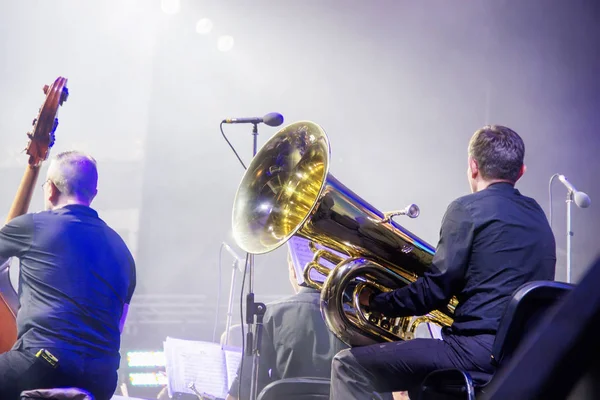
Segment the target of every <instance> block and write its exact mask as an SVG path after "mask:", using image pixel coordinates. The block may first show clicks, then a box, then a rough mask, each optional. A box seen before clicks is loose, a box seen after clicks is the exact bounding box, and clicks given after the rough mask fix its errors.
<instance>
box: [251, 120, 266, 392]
mask: <svg viewBox="0 0 600 400" xmlns="http://www.w3.org/2000/svg"><path fill="white" fill-rule="evenodd" d="M252 136H253V137H254V140H253V146H252V158H254V156H256V153H257V151H258V145H257V142H258V124H257V123H254V124H253V128H252ZM248 266H249V271H250V272H249V275H250V277H249V278H250V279H249V284H248V294H247V295H246V323H247V324H248V333H247V336H246V355H247V356H252V379H251V381H250V397H249V398H250V400H256V396H257V389H258V364H259V360H260V346H261V343H262V333H263V317H264V315H265V311H266V310H267V307H266V306H265V305H264V304H263V303H255V302H254V292H253V290H254V254H248ZM255 317H256V322H255V320H254V319H255ZM253 324H254V325H255V327H254V332H252V325H253Z"/></svg>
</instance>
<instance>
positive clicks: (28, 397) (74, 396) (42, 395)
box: [20, 387, 94, 400]
mask: <svg viewBox="0 0 600 400" xmlns="http://www.w3.org/2000/svg"><path fill="white" fill-rule="evenodd" d="M20 399H21V400H94V396H92V394H91V393H90V392H88V391H87V390H83V389H79V388H73V387H72V388H57V389H35V390H26V391H24V392H21V396H20Z"/></svg>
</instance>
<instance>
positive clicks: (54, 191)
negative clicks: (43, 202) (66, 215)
mask: <svg viewBox="0 0 600 400" xmlns="http://www.w3.org/2000/svg"><path fill="white" fill-rule="evenodd" d="M48 185H49V186H50V187H49V189H50V197H49V198H48V200H50V203H52V204H55V203H56V202H57V201H58V197H59V196H60V190H58V188H57V187H56V185H55V184H54V182H52V181H49V182H48Z"/></svg>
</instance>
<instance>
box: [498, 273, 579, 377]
mask: <svg viewBox="0 0 600 400" xmlns="http://www.w3.org/2000/svg"><path fill="white" fill-rule="evenodd" d="M573 287H574V285H571V284H568V283H564V282H555V281H533V282H529V283H526V284H524V285H522V286H521V287H519V288H518V289H517V290H516V292H515V293H514V294H513V296H512V298H511V299H510V301H509V303H508V305H507V307H506V311H505V312H504V315H503V317H502V320H501V321H500V325H499V327H498V332H497V333H496V339H495V340H494V344H493V346H492V359H493V361H494V363H495V364H496V365H497V366H499V365H500V364H501V363H503V362H506V361H507V360H508V359H509V358H510V357H511V356H512V354H513V353H514V351H515V350H516V349H517V347H518V346H519V344H520V343H521V342H522V341H523V339H524V338H525V337H526V336H527V335H528V334H529V333H530V332H531V331H532V330H533V329H535V327H536V326H537V325H538V322H539V320H540V318H541V317H542V316H543V315H544V314H545V313H546V312H547V311H548V310H549V309H550V308H552V307H553V306H554V305H556V303H557V302H558V300H560V299H561V298H562V297H563V296H564V295H565V294H566V293H568V292H569V291H571V290H572V289H573Z"/></svg>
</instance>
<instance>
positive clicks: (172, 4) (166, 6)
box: [160, 0, 181, 15]
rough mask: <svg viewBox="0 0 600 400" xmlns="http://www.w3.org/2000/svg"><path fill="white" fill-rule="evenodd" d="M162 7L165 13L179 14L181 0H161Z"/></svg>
mask: <svg viewBox="0 0 600 400" xmlns="http://www.w3.org/2000/svg"><path fill="white" fill-rule="evenodd" d="M160 8H161V9H162V10H163V12H164V13H165V14H171V15H172V14H177V13H178V12H179V9H180V8H181V2H180V0H160Z"/></svg>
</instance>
